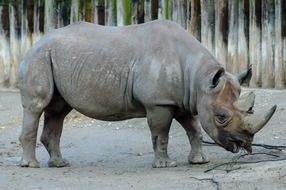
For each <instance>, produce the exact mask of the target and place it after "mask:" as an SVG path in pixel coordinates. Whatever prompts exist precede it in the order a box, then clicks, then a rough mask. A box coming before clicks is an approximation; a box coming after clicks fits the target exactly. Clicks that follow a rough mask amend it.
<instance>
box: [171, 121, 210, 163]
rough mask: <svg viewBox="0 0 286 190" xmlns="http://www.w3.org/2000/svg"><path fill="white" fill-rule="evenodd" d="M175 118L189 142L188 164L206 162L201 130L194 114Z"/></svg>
mask: <svg viewBox="0 0 286 190" xmlns="http://www.w3.org/2000/svg"><path fill="white" fill-rule="evenodd" d="M176 120H177V121H178V122H179V123H180V124H181V125H182V126H183V128H184V129H185V131H186V133H187V136H188V138H189V141H190V144H191V152H190V154H189V157H188V161H189V163H190V164H204V163H208V162H209V160H208V158H207V156H205V155H204V153H203V151H202V132H201V127H200V123H199V120H198V118H197V117H196V116H194V117H193V118H191V117H190V116H183V117H179V118H176Z"/></svg>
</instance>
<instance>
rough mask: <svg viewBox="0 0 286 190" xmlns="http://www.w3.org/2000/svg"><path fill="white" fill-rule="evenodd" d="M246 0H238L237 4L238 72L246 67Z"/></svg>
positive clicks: (247, 33)
mask: <svg viewBox="0 0 286 190" xmlns="http://www.w3.org/2000/svg"><path fill="white" fill-rule="evenodd" d="M248 35H249V31H248V0H240V1H239V4H238V36H237V37H238V39H237V41H238V42H237V43H238V46H237V48H238V49H237V50H238V52H237V53H238V62H237V68H238V72H241V71H243V70H246V69H247V68H248V65H249V63H248Z"/></svg>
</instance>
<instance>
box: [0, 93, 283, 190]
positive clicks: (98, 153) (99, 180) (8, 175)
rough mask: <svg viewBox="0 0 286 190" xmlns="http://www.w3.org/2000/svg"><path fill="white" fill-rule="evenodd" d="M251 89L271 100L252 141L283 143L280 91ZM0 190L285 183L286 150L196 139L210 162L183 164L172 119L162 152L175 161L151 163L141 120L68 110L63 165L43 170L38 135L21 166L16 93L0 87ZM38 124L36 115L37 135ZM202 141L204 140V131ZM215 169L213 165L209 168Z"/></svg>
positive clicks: (183, 139)
mask: <svg viewBox="0 0 286 190" xmlns="http://www.w3.org/2000/svg"><path fill="white" fill-rule="evenodd" d="M249 90H254V91H255V93H256V105H255V107H256V108H258V107H267V106H270V105H273V104H277V105H278V109H277V111H276V113H275V115H274V116H273V118H272V119H271V121H270V122H269V123H268V125H267V126H266V127H265V128H264V129H263V130H261V131H260V132H259V133H258V134H257V135H256V136H255V139H254V143H259V144H270V145H283V146H286V110H285V108H286V90H263V89H259V90H258V89H244V92H245V91H249ZM0 113H1V114H0V190H6V189H9V190H10V189H14V190H16V189H18V190H22V189H27V190H33V189H43V190H46V189H51V190H60V189H69V190H73V189H81V190H83V189H92V190H94V189H98V190H105V189H108V190H110V189H117V190H118V189H122V190H128V189H134V190H140V189H142V190H147V189H156V190H160V189H164V190H167V189H172V190H176V189H178V190H184V189H188V190H190V189H192V190H195V189H208V190H212V189H243V190H247V189H259V190H261V189H271V190H274V189H279V190H280V189H286V149H285V148H284V149H283V148H282V149H281V150H277V149H266V148H263V147H258V146H255V147H253V153H254V154H253V155H245V152H240V153H238V154H232V153H230V152H227V151H225V150H224V149H222V148H220V147H218V146H214V145H208V144H205V145H204V147H203V148H204V151H205V154H206V155H208V157H209V159H210V163H208V164H204V165H190V164H188V163H187V156H188V154H189V151H190V146H189V143H188V139H187V136H186V135H185V132H184V130H183V128H182V127H180V126H179V125H178V124H177V123H176V122H173V124H172V128H171V131H170V142H169V154H170V157H172V158H173V159H175V160H177V162H178V167H176V168H165V169H154V168H152V167H151V162H152V160H153V152H152V145H151V137H150V132H149V129H148V126H147V123H146V119H133V120H128V121H122V122H112V123H111V122H102V121H98V120H92V119H90V118H87V117H84V116H82V115H80V114H78V113H76V112H73V113H72V114H71V115H70V116H69V117H68V118H67V119H66V121H65V127H64V131H63V134H62V138H61V149H62V154H63V156H64V157H65V158H66V159H67V160H69V161H70V163H71V167H66V168H48V166H47V161H48V158H49V157H48V154H47V152H46V150H45V148H44V147H43V145H42V144H41V143H40V142H39V140H38V146H37V150H36V151H37V158H38V160H39V161H40V162H41V168H36V169H33V168H21V167H19V166H18V163H19V160H20V158H21V152H22V150H21V147H20V144H19V141H18V136H19V134H20V131H21V119H22V108H21V104H20V97H19V93H18V92H17V91H7V90H6V91H5V90H2V91H0ZM41 130H42V121H41V124H40V127H39V135H38V136H40V133H41ZM204 139H205V140H208V141H210V139H209V138H208V137H207V135H204ZM214 167H216V168H214Z"/></svg>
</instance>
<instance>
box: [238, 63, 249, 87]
mask: <svg viewBox="0 0 286 190" xmlns="http://www.w3.org/2000/svg"><path fill="white" fill-rule="evenodd" d="M251 77H252V65H250V66H249V68H248V69H247V70H246V71H243V72H242V73H239V74H238V75H237V79H238V81H239V84H240V85H244V86H248V85H249V81H250V79H251Z"/></svg>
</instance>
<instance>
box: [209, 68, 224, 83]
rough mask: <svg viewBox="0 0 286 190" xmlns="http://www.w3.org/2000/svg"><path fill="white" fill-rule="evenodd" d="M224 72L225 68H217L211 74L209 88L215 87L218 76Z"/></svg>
mask: <svg viewBox="0 0 286 190" xmlns="http://www.w3.org/2000/svg"><path fill="white" fill-rule="evenodd" d="M224 73H225V70H224V68H222V67H221V68H219V69H218V70H217V71H216V72H215V73H214V75H213V76H212V79H211V88H215V87H216V86H217V85H218V83H219V79H220V77H221V76H222V75H223V74H224Z"/></svg>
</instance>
